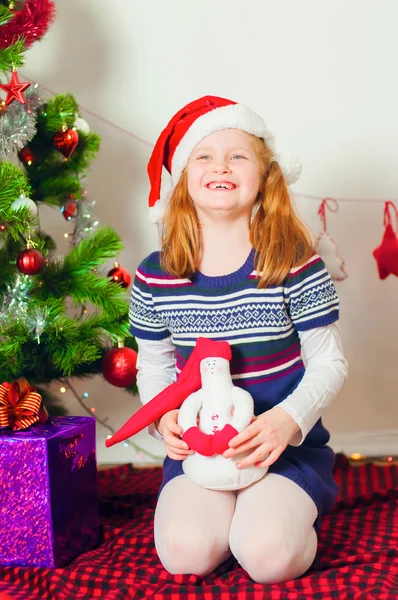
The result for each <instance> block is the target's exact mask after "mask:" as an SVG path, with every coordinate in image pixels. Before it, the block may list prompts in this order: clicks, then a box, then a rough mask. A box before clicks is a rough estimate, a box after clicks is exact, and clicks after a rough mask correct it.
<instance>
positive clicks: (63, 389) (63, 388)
mask: <svg viewBox="0 0 398 600" xmlns="http://www.w3.org/2000/svg"><path fill="white" fill-rule="evenodd" d="M59 391H60V392H61V394H65V392H66V388H65V387H63V386H62V387H61V388H60V390H59Z"/></svg>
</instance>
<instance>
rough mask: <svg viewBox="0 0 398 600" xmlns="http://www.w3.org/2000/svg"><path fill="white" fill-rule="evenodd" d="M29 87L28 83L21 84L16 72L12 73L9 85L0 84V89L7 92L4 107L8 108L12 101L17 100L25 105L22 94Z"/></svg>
mask: <svg viewBox="0 0 398 600" xmlns="http://www.w3.org/2000/svg"><path fill="white" fill-rule="evenodd" d="M29 86H30V83H29V82H28V81H27V82H25V83H21V82H20V81H19V79H18V72H17V71H13V72H12V75H11V80H10V83H3V84H0V88H1V89H2V90H4V91H5V92H7V98H6V100H5V103H6V105H7V106H8V105H9V104H11V102H14V100H18V102H20V103H21V104H26V100H25V97H24V95H23V92H24V91H25V90H27V89H28V87H29Z"/></svg>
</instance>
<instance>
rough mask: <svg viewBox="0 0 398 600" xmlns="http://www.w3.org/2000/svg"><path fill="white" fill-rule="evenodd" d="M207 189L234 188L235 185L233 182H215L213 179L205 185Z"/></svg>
mask: <svg viewBox="0 0 398 600" xmlns="http://www.w3.org/2000/svg"><path fill="white" fill-rule="evenodd" d="M205 187H206V188H207V189H208V190H227V191H229V190H235V189H236V187H237V186H236V185H235V184H234V183H230V182H229V181H228V182H219V183H216V182H215V181H213V182H211V183H208V184H207V185H206V186H205Z"/></svg>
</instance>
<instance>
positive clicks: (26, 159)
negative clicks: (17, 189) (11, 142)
mask: <svg viewBox="0 0 398 600" xmlns="http://www.w3.org/2000/svg"><path fill="white" fill-rule="evenodd" d="M18 158H19V160H20V161H21V162H22V163H23V164H24V166H25V167H30V165H31V164H32V163H33V162H34V160H35V155H34V154H33V152H32V150H29V148H22V150H20V151H19V152H18Z"/></svg>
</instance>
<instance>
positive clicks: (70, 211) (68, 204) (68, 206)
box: [61, 194, 77, 221]
mask: <svg viewBox="0 0 398 600" xmlns="http://www.w3.org/2000/svg"><path fill="white" fill-rule="evenodd" d="M61 212H62V214H63V216H64V219H65V220H66V221H70V220H71V219H72V218H73V217H75V216H76V213H77V200H76V198H75V197H74V196H73V194H70V195H69V197H68V198H67V199H66V200H65V202H64V204H63V206H62V207H61Z"/></svg>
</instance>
